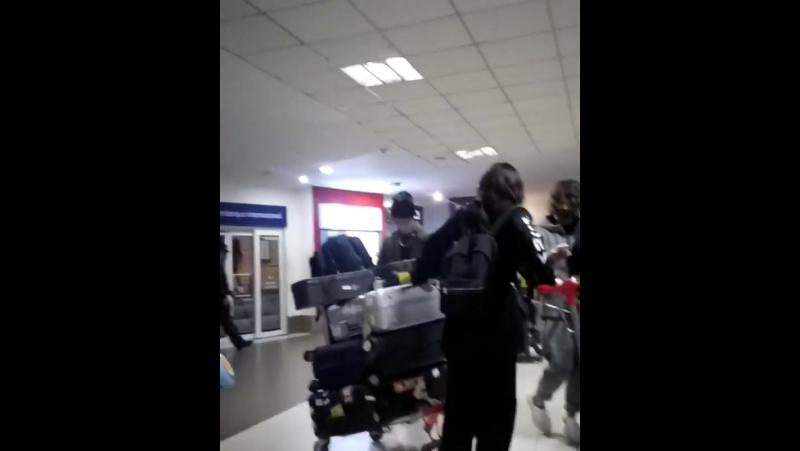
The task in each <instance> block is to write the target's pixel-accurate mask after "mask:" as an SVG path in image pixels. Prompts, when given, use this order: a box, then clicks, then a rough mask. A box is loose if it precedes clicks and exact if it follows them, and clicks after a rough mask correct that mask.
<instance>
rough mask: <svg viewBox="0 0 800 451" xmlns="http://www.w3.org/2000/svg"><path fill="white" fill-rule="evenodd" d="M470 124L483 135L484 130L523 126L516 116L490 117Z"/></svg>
mask: <svg viewBox="0 0 800 451" xmlns="http://www.w3.org/2000/svg"><path fill="white" fill-rule="evenodd" d="M469 123H470V124H472V126H473V127H475V128H476V129H478V131H479V132H481V133H483V131H484V130H491V129H495V128H505V127H514V126H520V125H522V122H521V121H520V120H519V116H517V115H516V114H514V115H508V116H489V117H485V118H480V119H475V120H470V121H469Z"/></svg>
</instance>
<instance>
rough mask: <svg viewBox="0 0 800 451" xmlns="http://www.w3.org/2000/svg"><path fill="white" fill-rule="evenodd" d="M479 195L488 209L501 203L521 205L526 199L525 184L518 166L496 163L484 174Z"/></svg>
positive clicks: (490, 209) (479, 186)
mask: <svg viewBox="0 0 800 451" xmlns="http://www.w3.org/2000/svg"><path fill="white" fill-rule="evenodd" d="M478 190H479V197H480V200H481V203H482V204H483V207H484V208H485V209H486V210H487V211H492V210H495V209H496V208H497V207H498V206H499V205H500V204H508V203H511V204H513V205H521V204H522V201H524V200H525V186H524V184H523V183H522V178H521V177H520V176H519V172H517V168H515V167H514V166H512V165H511V164H509V163H495V164H493V165H492V167H490V168H489V170H488V171H486V173H485V174H483V177H481V182H480V184H479V185H478Z"/></svg>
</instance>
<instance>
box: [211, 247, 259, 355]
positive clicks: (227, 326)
mask: <svg viewBox="0 0 800 451" xmlns="http://www.w3.org/2000/svg"><path fill="white" fill-rule="evenodd" d="M227 253H228V249H227V248H226V247H225V244H224V243H223V242H222V241H221V240H220V244H219V324H220V325H221V326H222V328H223V329H224V330H225V333H226V334H227V335H228V337H229V338H230V339H231V343H233V345H234V346H235V347H236V349H238V350H242V349H244V348H246V347H248V346H250V345H251V344H253V342H252V341H247V340H245V339H244V338H242V336H241V335H239V329H237V328H236V324H234V323H233V318H231V311H230V308H229V307H228V304H227V303H226V302H225V301H226V300H227V299H228V297H232V296H233V293H232V292H231V289H230V287H229V286H228V276H227V275H226V274H225V258H226V256H227Z"/></svg>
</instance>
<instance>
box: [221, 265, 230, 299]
mask: <svg viewBox="0 0 800 451" xmlns="http://www.w3.org/2000/svg"><path fill="white" fill-rule="evenodd" d="M229 294H232V293H231V289H230V288H229V287H228V277H226V276H225V270H224V269H223V268H222V265H220V267H219V300H220V301H223V300H225V297H226V296H228V295H229Z"/></svg>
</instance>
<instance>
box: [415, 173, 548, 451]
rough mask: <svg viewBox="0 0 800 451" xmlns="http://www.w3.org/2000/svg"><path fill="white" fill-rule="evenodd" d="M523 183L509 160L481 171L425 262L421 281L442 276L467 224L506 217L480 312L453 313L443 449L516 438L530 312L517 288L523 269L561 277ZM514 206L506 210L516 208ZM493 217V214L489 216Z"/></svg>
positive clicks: (426, 251)
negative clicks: (471, 197) (550, 263)
mask: <svg viewBox="0 0 800 451" xmlns="http://www.w3.org/2000/svg"><path fill="white" fill-rule="evenodd" d="M523 192H524V189H523V183H522V180H521V179H520V176H519V174H518V172H517V170H516V169H515V168H514V167H513V166H512V165H510V164H508V163H497V164H495V165H493V166H492V167H491V168H490V169H489V171H488V172H486V174H484V176H483V177H482V178H481V181H480V185H479V190H478V200H477V201H476V202H475V203H474V204H473V205H471V206H469V207H468V208H466V209H462V210H459V211H457V212H456V213H455V214H454V215H453V216H452V217H451V218H450V220H449V221H448V222H447V223H445V224H444V225H443V226H442V227H441V228H440V229H439V230H437V231H436V232H435V233H434V234H433V235H431V236H430V237H429V239H428V241H427V242H426V243H425V246H424V247H423V250H422V255H421V257H420V258H419V260H418V262H417V271H416V272H415V273H414V274H413V276H412V277H413V281H414V283H415V284H417V285H423V286H425V284H426V283H427V281H428V280H429V279H435V278H436V277H437V276H439V271H440V268H441V265H442V260H443V258H444V256H445V254H446V253H447V251H448V250H450V248H451V247H452V245H453V242H454V241H456V240H458V239H459V237H460V236H461V235H462V233H463V231H464V230H474V228H475V226H476V225H478V224H481V223H485V222H488V223H490V224H491V223H494V222H495V221H497V220H498V218H500V217H501V216H503V218H504V220H503V223H502V225H501V226H500V228H499V230H498V231H497V233H496V234H495V241H496V242H497V256H496V260H495V262H494V267H495V271H494V272H493V273H492V276H491V277H490V279H489V280H487V281H485V282H484V283H485V293H486V296H485V298H484V299H483V302H484V303H485V304H484V306H483V308H482V314H481V315H480V316H475V317H471V316H460V317H448V318H446V319H445V330H444V337H443V347H444V352H445V356H446V357H447V365H448V376H447V402H446V403H445V425H444V433H443V437H442V438H443V441H442V448H441V449H442V451H471V450H472V441H473V438H475V439H477V442H478V448H477V449H478V451H503V450H507V449H508V448H509V446H510V444H511V436H512V435H513V432H514V419H515V417H516V411H517V400H516V362H517V354H518V352H519V350H520V349H521V345H522V343H521V342H522V327H523V324H522V323H523V321H522V313H521V311H520V306H519V304H518V303H517V300H516V297H515V296H514V293H513V291H512V290H514V289H515V287H514V285H513V284H514V282H515V281H516V278H517V273H518V272H519V274H521V275H522V276H523V277H524V278H525V279H526V280H527V281H529V283H532V284H534V285H535V284H554V283H555V278H554V276H553V274H552V272H551V271H550V270H549V269H548V268H547V266H545V261H546V257H545V255H544V250H545V249H544V245H543V244H542V242H541V237H540V236H538V234H537V233H536V232H535V231H534V229H533V227H532V220H531V216H530V214H529V213H528V212H527V211H526V210H525V209H524V208H521V207H520V204H522V201H523ZM511 209H514V211H513V212H511V213H509V214H510V216H508V215H505V213H507V212H509V210H511ZM486 219H488V221H485V220H486Z"/></svg>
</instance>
